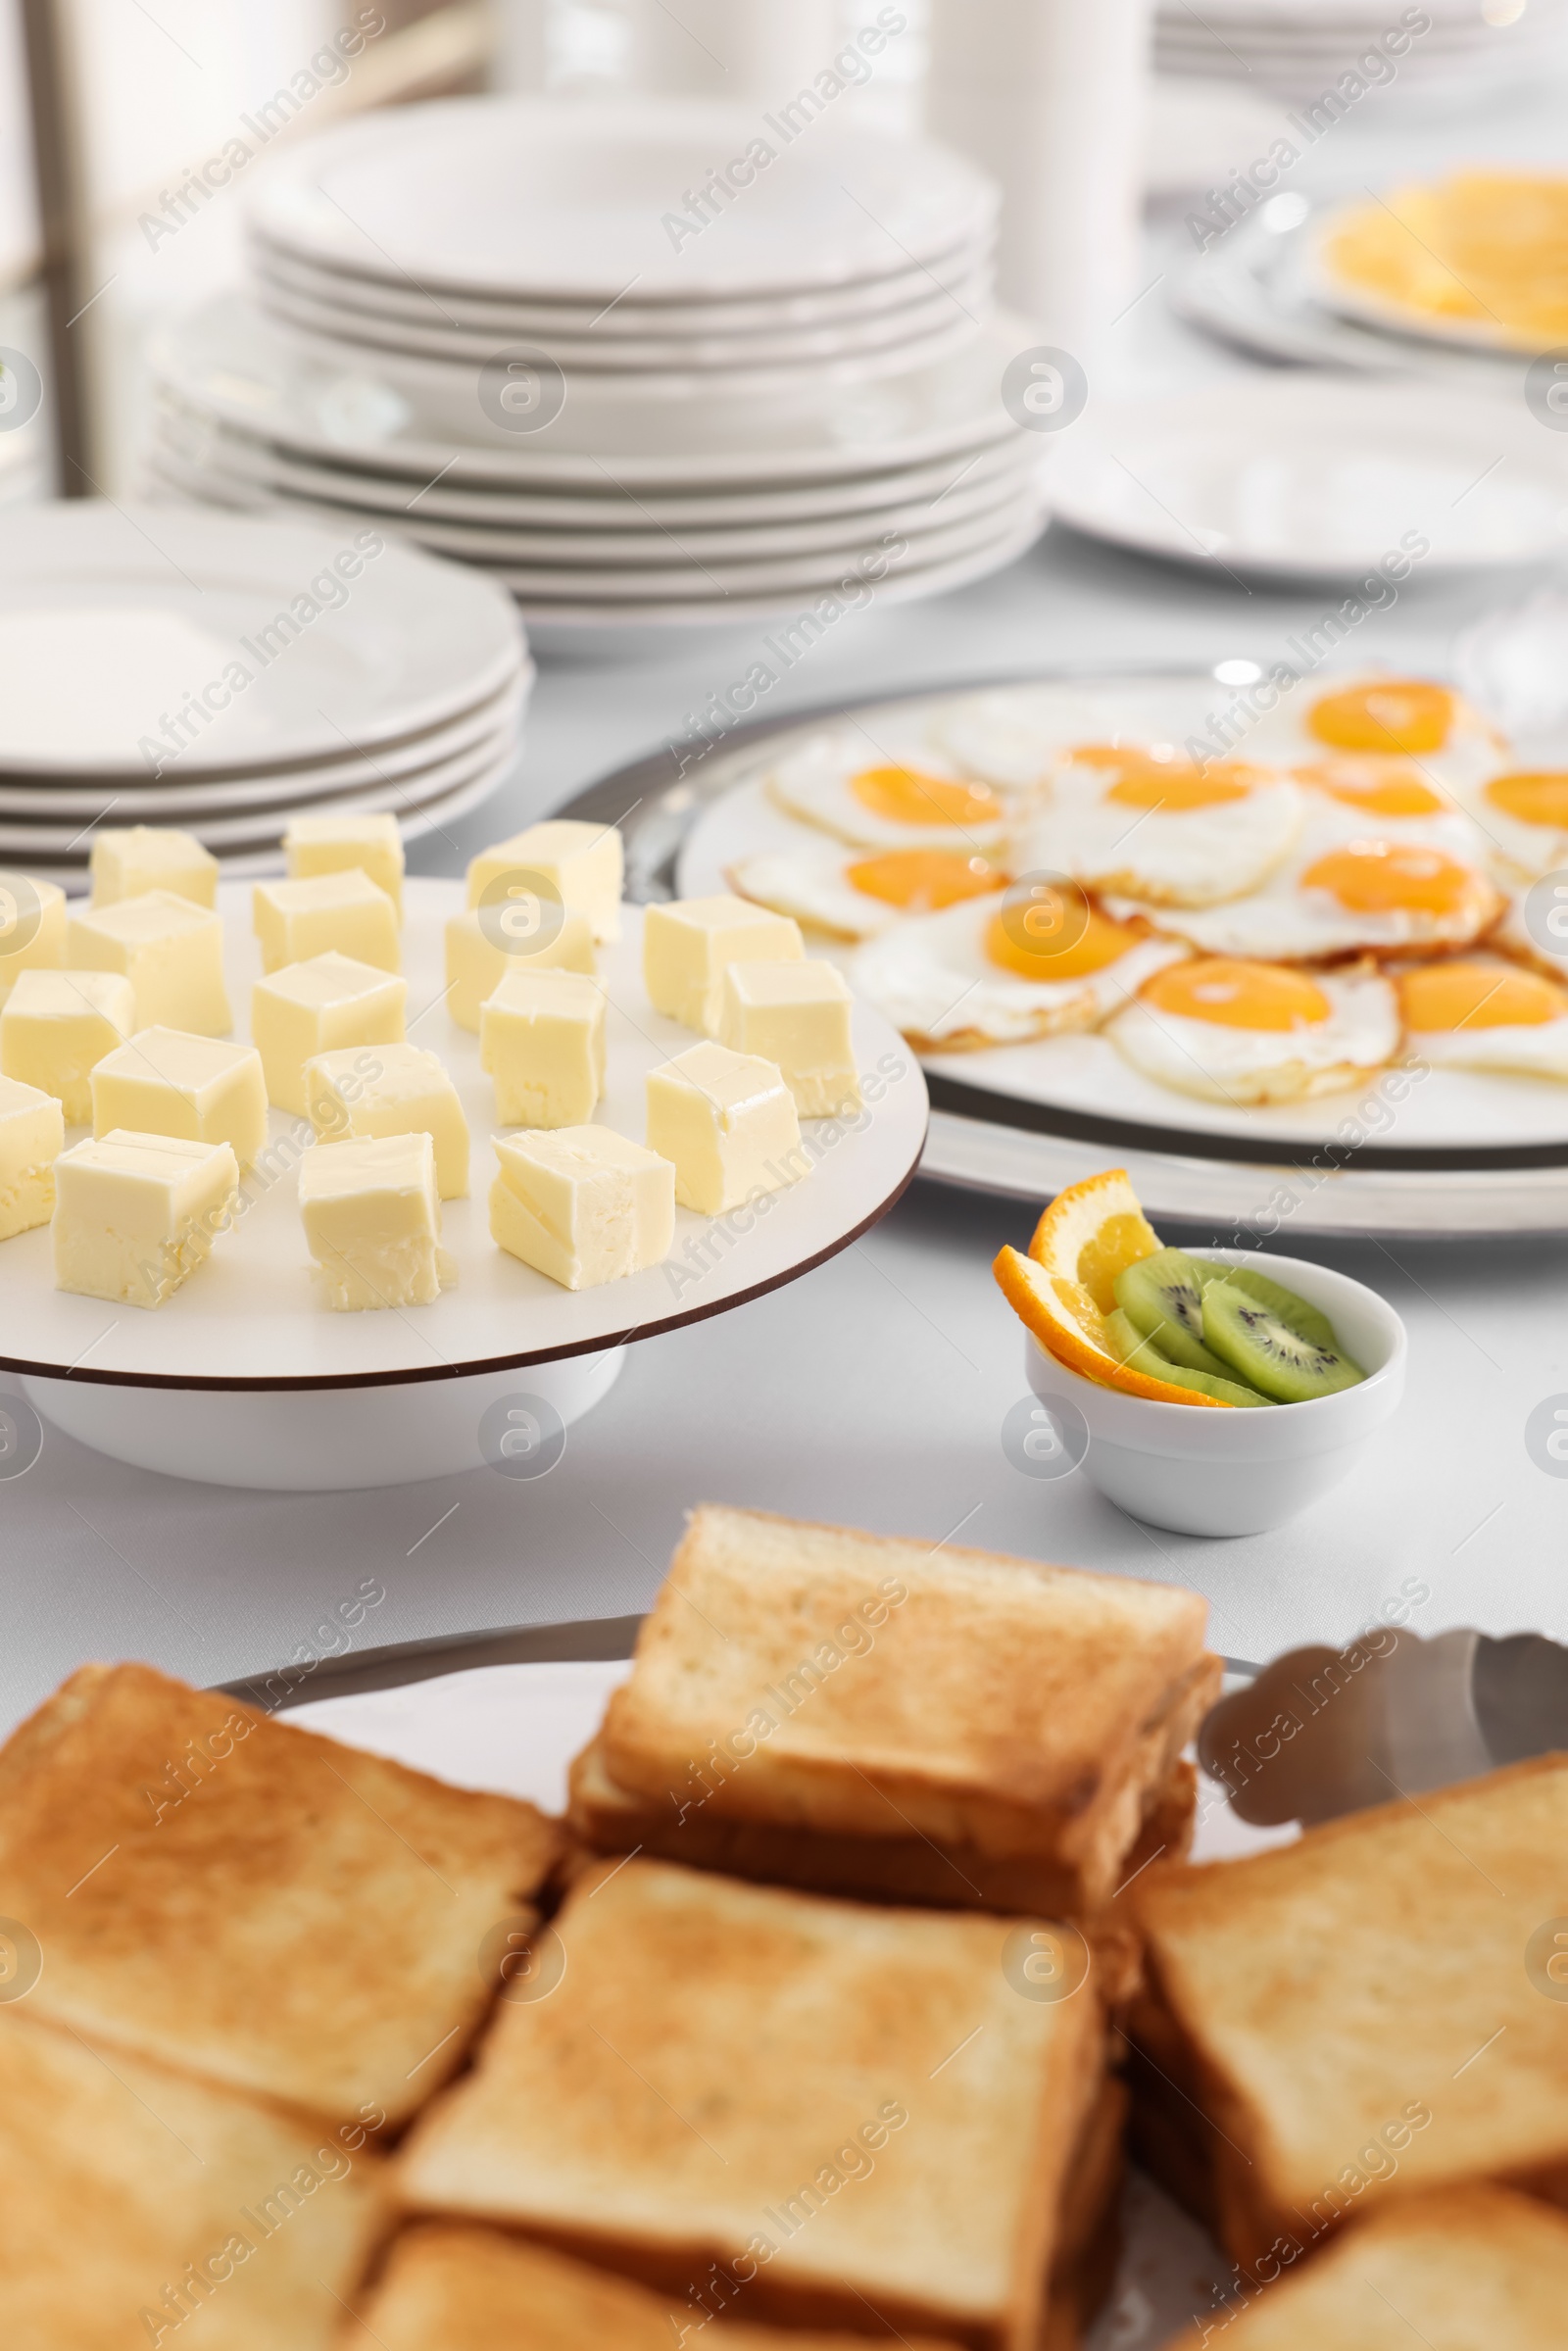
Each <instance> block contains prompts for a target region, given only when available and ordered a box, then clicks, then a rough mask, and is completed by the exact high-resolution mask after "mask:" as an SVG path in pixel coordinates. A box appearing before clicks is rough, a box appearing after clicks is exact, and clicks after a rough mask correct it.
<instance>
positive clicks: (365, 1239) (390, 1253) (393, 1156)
mask: <svg viewBox="0 0 1568 2351" xmlns="http://www.w3.org/2000/svg"><path fill="white" fill-rule="evenodd" d="M300 1213H301V1215H302V1216H303V1217H304V1219H305V1238H306V1241H307V1243H308V1244H309V1246H310V1251H311V1254H312V1256H313V1257H314V1258H315V1259H316V1262H317V1266H318V1269H319V1271H318V1279H319V1283H320V1286H321V1289H322V1290H323V1292H324V1293H325V1297H326V1302H327V1304H328V1305H329V1306H331V1307H332V1308H334V1310H335V1311H336V1312H338V1313H340V1314H341V1313H360V1312H364V1311H366V1310H367V1309H373V1308H375V1307H377V1306H428V1305H430V1304H432V1303H433V1302H434V1300H435V1299H436V1298H439V1297H440V1295H441V1277H442V1273H443V1271H444V1270H445V1266H444V1261H443V1257H442V1252H441V1247H440V1239H441V1203H440V1200H439V1199H438V1198H437V1194H436V1181H435V1145H434V1144H433V1143H432V1142H431V1140H430V1138H429V1136H428V1135H426V1134H423V1133H420V1134H417V1135H374V1136H371V1135H356V1136H353V1137H351V1139H350V1140H349V1141H348V1142H346V1143H319V1144H318V1145H317V1146H316V1149H315V1150H314V1151H307V1152H306V1154H305V1156H304V1158H303V1159H302V1160H301V1161H300Z"/></svg>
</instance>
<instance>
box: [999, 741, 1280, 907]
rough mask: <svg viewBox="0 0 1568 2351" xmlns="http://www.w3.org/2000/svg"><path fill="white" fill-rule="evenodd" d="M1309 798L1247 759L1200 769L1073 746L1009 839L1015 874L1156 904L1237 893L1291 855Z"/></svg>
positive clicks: (1101, 746)
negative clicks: (1045, 795)
mask: <svg viewBox="0 0 1568 2351" xmlns="http://www.w3.org/2000/svg"><path fill="white" fill-rule="evenodd" d="M1302 806H1303V803H1302V796H1301V793H1300V790H1299V787H1298V786H1297V785H1296V784H1294V783H1293V782H1291V780H1290V779H1289V778H1288V777H1286V776H1281V775H1276V774H1275V773H1274V772H1273V771H1272V770H1271V769H1269V768H1266V767H1254V766H1251V765H1250V764H1249V763H1247V762H1246V761H1244V760H1241V759H1216V760H1213V761H1211V762H1210V763H1209V765H1207V766H1206V767H1196V766H1194V765H1193V763H1192V762H1191V761H1190V760H1187V759H1181V758H1179V757H1178V756H1177V755H1176V753H1175V752H1174V750H1173V749H1172V748H1171V747H1170V746H1168V745H1160V746H1159V747H1158V750H1157V752H1156V751H1152V750H1148V749H1139V748H1137V747H1135V746H1132V745H1122V744H1109V743H1085V744H1079V745H1077V746H1076V747H1075V748H1074V749H1073V750H1072V751H1071V752H1070V753H1069V754H1068V755H1067V758H1066V760H1065V763H1064V764H1063V765H1061V766H1059V767H1058V768H1057V769H1056V771H1055V773H1054V776H1053V778H1052V782H1051V787H1050V797H1049V800H1048V802H1047V804H1046V805H1045V806H1044V807H1043V808H1040V809H1039V810H1038V812H1037V813H1036V814H1034V815H1033V816H1031V817H1030V819H1029V820H1028V822H1027V823H1026V824H1024V825H1022V826H1020V827H1019V829H1018V831H1017V833H1016V834H1015V836H1014V840H1013V845H1012V850H1011V853H1010V861H1011V865H1012V869H1013V871H1014V872H1015V873H1019V874H1023V873H1048V874H1053V873H1054V874H1059V875H1065V876H1067V877H1068V878H1070V879H1071V880H1073V881H1077V882H1082V883H1083V884H1085V886H1086V887H1088V888H1090V889H1094V890H1114V891H1118V892H1120V893H1122V894H1123V895H1124V896H1126V897H1129V898H1140V899H1146V900H1147V901H1148V902H1149V903H1150V904H1151V905H1152V906H1214V905H1217V904H1218V903H1220V902H1221V901H1223V900H1225V899H1229V898H1240V897H1241V896H1242V895H1243V894H1244V893H1245V892H1247V891H1249V890H1255V889H1256V888H1257V887H1258V885H1259V884H1260V883H1261V882H1262V881H1264V880H1265V879H1266V877H1267V876H1268V875H1269V874H1270V873H1271V872H1272V871H1273V870H1274V868H1275V867H1276V866H1277V865H1279V864H1280V863H1281V861H1282V860H1283V859H1284V858H1285V857H1288V856H1289V854H1290V851H1291V848H1292V846H1293V844H1294V843H1295V840H1296V837H1297V834H1298V833H1299V830H1300V826H1301V811H1302Z"/></svg>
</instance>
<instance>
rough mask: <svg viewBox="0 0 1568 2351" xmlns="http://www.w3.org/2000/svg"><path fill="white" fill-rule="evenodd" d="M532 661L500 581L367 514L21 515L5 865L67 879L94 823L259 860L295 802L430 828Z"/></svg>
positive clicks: (80, 879)
mask: <svg viewBox="0 0 1568 2351" xmlns="http://www.w3.org/2000/svg"><path fill="white" fill-rule="evenodd" d="M532 675H533V666H532V663H531V662H530V661H529V660H528V658H527V654H526V649H525V644H524V640H523V635H522V631H521V629H520V627H519V626H518V622H517V616H516V612H515V607H514V606H513V604H512V603H511V601H510V600H509V599H508V598H507V597H505V596H503V595H501V594H499V593H498V592H497V591H496V589H495V588H494V587H492V586H491V585H490V583H489V582H488V581H485V580H479V579H475V578H473V577H472V576H471V574H469V573H467V572H466V571H463V570H460V569H458V568H457V567H455V566H454V565H452V564H448V563H432V562H430V561H429V559H428V558H427V557H424V556H422V555H419V554H417V552H416V551H414V550H413V549H411V548H406V547H401V546H398V545H397V544H395V543H394V542H393V541H392V540H391V539H390V538H389V537H387V536H385V535H383V534H382V533H381V532H380V531H378V530H375V529H374V528H373V527H372V528H364V527H361V526H356V525H353V524H350V525H348V526H346V527H339V528H337V529H335V530H325V531H323V530H320V529H318V528H303V527H301V526H300V525H299V524H298V523H285V522H279V521H263V520H253V519H250V518H242V517H236V516H233V515H217V514H181V513H176V512H173V511H172V510H170V509H168V508H164V507H145V508H133V507H125V508H122V507H118V506H109V505H98V504H96V503H94V504H87V503H80V504H74V503H73V504H69V505H57V506H43V507H33V508H27V509H25V510H18V511H17V512H16V513H15V514H12V515H10V516H9V517H8V518H7V523H6V563H5V568H4V572H3V574H0V865H8V866H14V867H21V868H23V869H24V870H25V871H26V872H28V873H34V874H45V875H47V876H49V877H50V878H51V879H53V880H55V881H58V882H61V883H62V884H64V885H65V886H66V887H67V888H72V887H75V888H80V887H81V886H83V884H84V883H85V880H86V874H87V863H88V859H89V857H90V856H91V852H92V842H93V836H94V834H95V833H96V832H97V830H98V828H99V827H100V826H101V825H110V826H116V825H123V824H175V825H181V826H183V827H184V828H185V829H187V830H188V831H190V832H193V833H195V834H196V835H197V836H198V837H199V838H200V839H201V840H202V841H203V842H205V843H206V845H207V847H208V848H209V849H210V850H212V851H213V853H214V855H215V856H217V857H220V858H221V860H222V862H223V863H224V865H225V866H226V867H228V868H230V869H231V870H234V871H237V872H247V871H263V870H266V869H268V868H269V867H275V866H276V865H277V863H278V862H279V844H280V842H281V839H282V834H283V830H284V828H285V826H286V825H287V823H288V821H289V819H290V817H291V816H292V815H294V814H295V813H297V812H304V811H313V812H324V811H326V810H329V809H333V808H376V809H389V810H391V811H392V812H393V813H394V814H396V816H397V817H398V819H399V821H400V824H401V827H402V830H403V833H404V835H405V837H406V838H407V839H410V840H412V839H415V838H417V836H418V835H420V834H422V833H427V832H431V831H435V830H439V829H440V828H441V827H442V826H444V825H445V824H447V823H448V822H450V821H453V820H455V819H456V818H457V817H459V816H462V815H464V814H466V811H467V810H468V809H469V808H474V807H477V805H478V803H479V802H480V801H481V800H483V799H484V798H485V796H486V795H487V794H488V793H490V792H492V791H494V789H495V788H496V786H497V785H498V784H499V783H500V782H501V781H502V780H503V778H504V777H505V776H506V774H507V773H508V771H509V769H510V768H511V767H512V765H513V764H514V762H515V759H516V755H517V750H518V745H519V742H520V739H521V724H522V712H523V707H524V704H525V702H526V699H527V692H528V687H529V684H530V682H531V679H532Z"/></svg>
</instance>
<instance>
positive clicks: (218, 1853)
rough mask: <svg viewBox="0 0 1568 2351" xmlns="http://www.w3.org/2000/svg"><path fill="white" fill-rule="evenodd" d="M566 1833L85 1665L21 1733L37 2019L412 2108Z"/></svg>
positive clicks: (179, 1690) (6, 1776)
mask: <svg viewBox="0 0 1568 2351" xmlns="http://www.w3.org/2000/svg"><path fill="white" fill-rule="evenodd" d="M562 1841H563V1837H562V1832H561V1831H560V1829H559V1827H558V1825H557V1824H555V1823H551V1822H547V1821H546V1820H545V1819H544V1817H543V1815H542V1814H540V1813H538V1812H536V1811H535V1810H534V1809H533V1807H532V1806H531V1805H528V1804H520V1803H515V1802H513V1801H512V1800H511V1799H510V1798H508V1797H504V1796H491V1795H475V1794H470V1793H469V1792H467V1791H466V1790H464V1789H460V1788H448V1787H446V1786H444V1785H443V1784H442V1783H441V1782H439V1781H436V1780H430V1779H426V1778H425V1777H424V1776H423V1775H422V1774H420V1773H417V1772H411V1771H406V1770H405V1769H404V1768H403V1767H402V1766H401V1765H400V1764H395V1763H388V1762H384V1761H383V1760H382V1759H381V1758H380V1757H378V1756H374V1755H368V1754H365V1753H363V1752H361V1751H360V1750H359V1749H357V1748H352V1747H345V1746H341V1745H339V1744H338V1742H337V1741H336V1740H334V1739H320V1738H318V1737H316V1736H315V1735H314V1734H312V1733H310V1732H307V1731H299V1730H295V1729H293V1728H292V1727H290V1726H288V1725H285V1724H282V1723H277V1722H273V1721H271V1720H270V1719H269V1718H268V1717H267V1716H266V1715H263V1714H258V1713H256V1712H255V1711H253V1710H252V1709H251V1708H249V1707H246V1706H240V1705H237V1704H236V1703H235V1702H234V1700H233V1699H232V1698H229V1697H227V1696H225V1695H223V1694H222V1693H221V1691H201V1690H190V1689H187V1688H186V1687H185V1685H184V1684H182V1683H178V1682H173V1681H170V1680H169V1679H167V1678H166V1677H165V1676H164V1675H162V1674H159V1673H155V1672H154V1671H153V1670H152V1669H151V1668H150V1667H147V1666H141V1665H122V1666H115V1667H105V1666H85V1667H83V1668H82V1669H81V1671H80V1672H79V1673H76V1674H73V1676H72V1677H71V1679H70V1680H69V1681H68V1682H67V1683H65V1684H64V1686H63V1687H62V1688H61V1689H60V1690H58V1691H57V1692H56V1693H55V1695H54V1696H53V1697H52V1698H50V1699H48V1700H47V1701H46V1702H45V1704H44V1705H43V1706H42V1707H41V1708H40V1709H39V1710H38V1712H37V1713H36V1714H34V1715H33V1716H32V1717H31V1718H30V1720H29V1721H27V1722H25V1723H24V1724H23V1725H22V1727H21V1729H20V1730H19V1731H18V1732H17V1733H16V1734H15V1736H14V1737H13V1738H12V1739H11V1740H10V1741H9V1742H8V1744H7V1745H6V1747H5V1748H4V1749H3V1750H0V1888H3V1891H4V1908H5V1910H6V1911H7V1912H8V1914H10V1915H11V1916H13V1917H15V1918H17V1919H20V1920H21V1921H22V1922H23V1924H24V1925H25V1927H26V1928H27V1929H28V1930H29V1931H30V1933H31V1934H32V1935H35V1936H36V1937H37V1939H38V1942H39V1943H40V1944H41V1945H42V1947H43V1950H44V1952H45V1954H46V1959H45V1965H44V1968H43V1973H42V1976H41V1978H40V1980H39V1982H38V1984H37V1985H36V1987H35V1989H34V1990H33V1991H32V1993H31V1994H30V1998H29V2008H30V2012H31V2013H32V2014H33V2015H35V2016H38V2017H42V2018H44V2019H47V2020H52V2021H54V2022H57V2023H59V2024H60V2025H62V2026H66V2027H69V2028H70V2029H72V2030H73V2031H74V2032H78V2033H82V2034H83V2035H84V2036H85V2037H87V2038H89V2039H91V2040H93V2041H95V2042H99V2043H101V2044H102V2045H104V2046H105V2047H106V2048H110V2049H114V2048H117V2047H118V2048H121V2049H124V2050H128V2051H131V2052H134V2053H136V2054H138V2055H140V2056H143V2057H146V2058H149V2059H152V2060H154V2061H157V2062H160V2063H166V2064H169V2065H172V2066H173V2067H175V2068H176V2069H183V2070H187V2071H189V2072H191V2073H193V2074H197V2075H200V2076H202V2077H204V2078H206V2079H207V2080H210V2081H213V2082H223V2083H226V2084H227V2085H228V2086H229V2087H231V2088H234V2089H239V2090H244V2091H251V2092H254V2093H256V2094H257V2095H260V2096H263V2097H268V2098H272V2099H275V2100H277V2101H279V2102H281V2103H283V2104H286V2105H291V2106H294V2107H298V2108H301V2109H303V2110H305V2111H308V2112H311V2113H315V2114H319V2115H321V2116H324V2117H326V2118H327V2119H328V2120H330V2121H332V2122H334V2123H335V2122H342V2121H346V2120H349V2119H352V2118H354V2117H356V2116H359V2115H361V2113H362V2111H363V2112H365V2113H374V2112H379V2113H380V2114H381V2116H382V2117H383V2118H384V2119H387V2120H390V2121H393V2122H396V2121H397V2120H398V2119H399V2118H400V2117H402V2116H404V2115H407V2114H409V2113H411V2112H412V2111H413V2110H414V2108H415V2107H416V2106H417V2104H418V2103H419V2102H420V2100H421V2099H422V2098H423V2097H425V2096H427V2095H428V2094H429V2092H430V2091H431V2090H432V2089H433V2088H434V2087H436V2086H437V2085H438V2084H439V2082H441V2081H443V2080H444V2079H445V2078H446V2076H447V2075H448V2074H450V2073H451V2072H452V2070H453V2068H454V2067H455V2066H456V2065H458V2064H459V2063H460V2062H461V2061H462V2058H463V2055H464V2053H465V2050H466V2045H467V2043H468V2041H469V2040H470V2038H471V2036H472V2034H473V2033H474V2032H475V2031H476V2029H477V2028H478V2025H479V2023H480V2021H481V2019H482V2017H483V2015H484V2012H485V2010H486V2007H487V2006H488V2002H489V1998H490V1987H489V1986H488V1985H487V1984H486V1983H485V1981H484V1978H483V1976H482V1974H481V1972H480V1969H479V1966H478V1965H477V1963H476V1954H477V1952H478V1950H479V1946H480V1944H481V1942H482V1941H483V1939H484V1936H485V1935H486V1934H487V1933H488V1932H489V1931H490V1930H491V1929H492V1928H493V1927H495V1926H496V1925H497V1924H498V1923H500V1922H501V1921H503V1920H504V1919H506V1918H507V1917H508V1916H509V1914H513V1913H515V1912H517V1911H518V1910H519V1907H521V1906H525V1905H526V1901H527V1897H528V1896H530V1895H532V1894H533V1893H534V1892H535V1891H536V1890H537V1889H538V1887H539V1886H540V1884H541V1882H542V1881H543V1879H544V1878H545V1877H546V1875H547V1874H548V1872H549V1871H550V1870H551V1869H552V1867H553V1866H554V1864H555V1862H556V1859H557V1857H558V1855H559V1854H560V1852H561V1850H562Z"/></svg>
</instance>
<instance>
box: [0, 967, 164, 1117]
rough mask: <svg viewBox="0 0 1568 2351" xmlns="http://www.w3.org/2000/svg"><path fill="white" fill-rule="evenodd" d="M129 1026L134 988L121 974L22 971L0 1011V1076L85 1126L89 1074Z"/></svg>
mask: <svg viewBox="0 0 1568 2351" xmlns="http://www.w3.org/2000/svg"><path fill="white" fill-rule="evenodd" d="M135 1025H136V994H135V990H134V989H133V988H132V987H131V984H130V982H129V980H127V979H125V978H124V977H123V974H121V973H119V972H109V971H24V972H22V973H21V974H19V976H18V979H17V984H16V986H15V987H14V988H13V989H12V991H11V995H10V998H9V999H8V1001H7V1004H6V1007H5V1010H4V1011H3V1012H0V1070H3V1071H4V1072H5V1074H6V1076H7V1077H8V1078H20V1079H21V1081H22V1083H23V1084H24V1085H25V1086H36V1087H38V1088H39V1089H40V1090H41V1091H42V1092H43V1093H45V1094H52V1095H53V1096H54V1097H55V1100H56V1101H57V1102H59V1103H60V1104H61V1105H62V1107H63V1108H64V1110H65V1114H66V1124H67V1126H70V1127H80V1126H86V1125H87V1123H88V1121H89V1120H90V1119H91V1117H92V1084H91V1079H92V1072H93V1070H94V1068H95V1067H96V1066H97V1064H98V1063H99V1062H100V1061H101V1060H102V1059H103V1057H104V1055H105V1053H113V1052H114V1050H115V1048H116V1046H117V1045H123V1044H124V1042H125V1039H126V1038H127V1037H128V1036H129V1035H130V1033H131V1031H132V1029H133V1028H134V1027H135Z"/></svg>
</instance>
